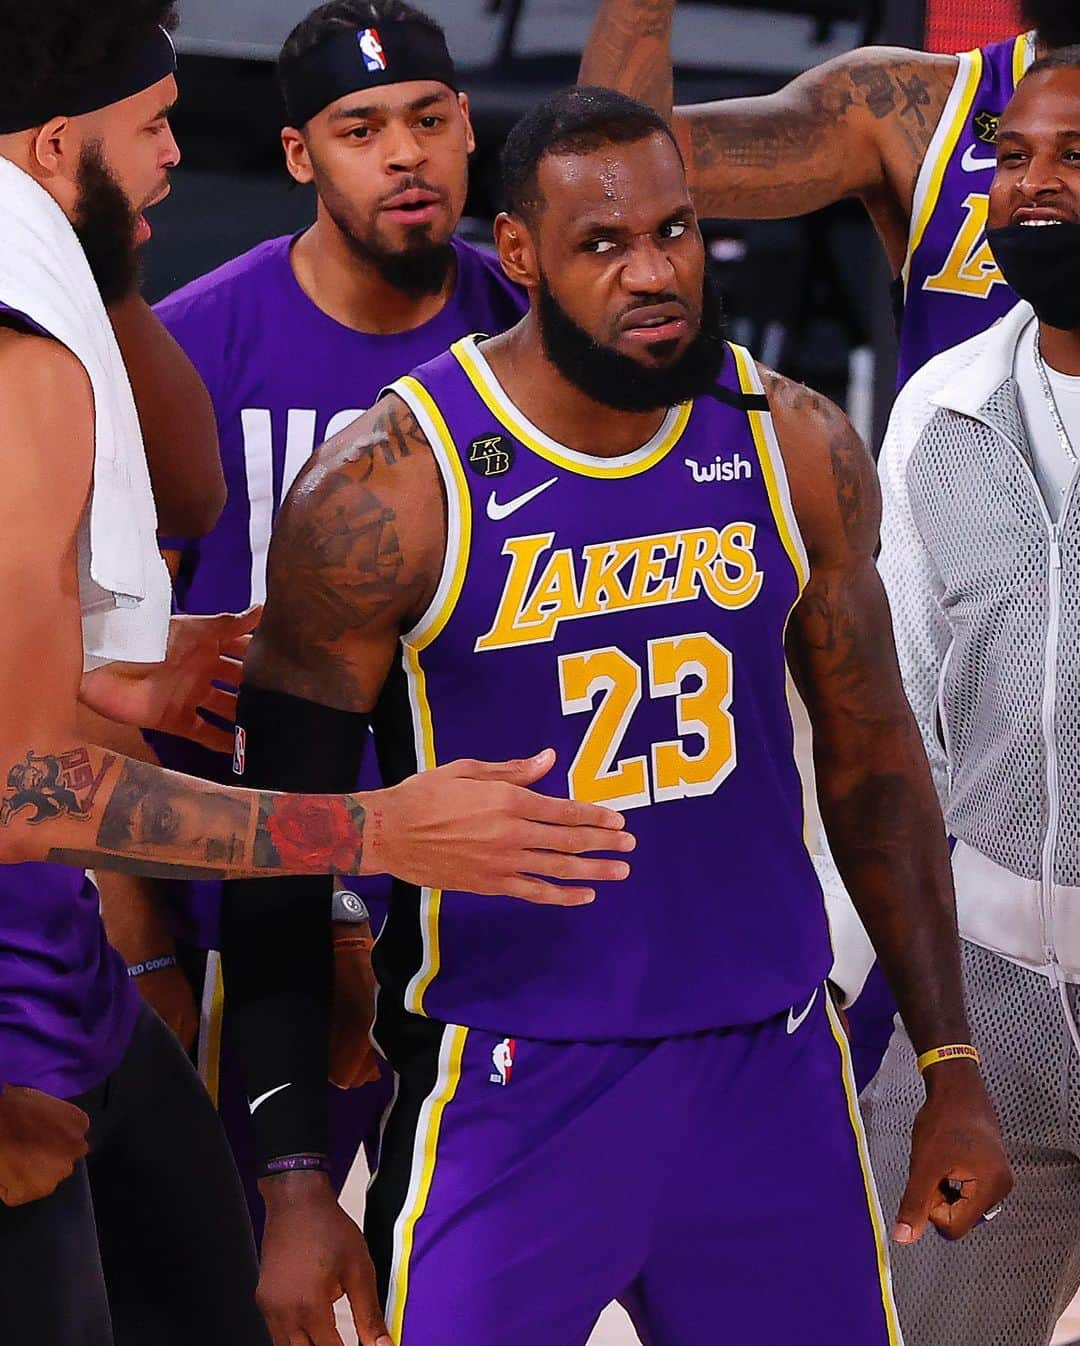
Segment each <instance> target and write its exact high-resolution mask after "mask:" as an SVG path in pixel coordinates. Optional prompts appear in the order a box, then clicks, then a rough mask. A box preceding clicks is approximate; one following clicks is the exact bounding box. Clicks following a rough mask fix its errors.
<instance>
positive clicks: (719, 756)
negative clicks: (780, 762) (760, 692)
mask: <svg viewBox="0 0 1080 1346" xmlns="http://www.w3.org/2000/svg"><path fill="white" fill-rule="evenodd" d="M646 679H647V681H648V694H649V696H650V697H651V698H653V699H654V700H656V699H660V698H668V697H670V698H672V699H673V701H674V707H673V709H674V716H673V723H674V728H675V729H676V731H677V733H678V735H679V737H677V738H672V739H669V740H665V741H663V742H660V743H653V744H652V745H651V747H650V750H649V754H648V756H647V757H646V756H644V755H642V756H638V757H625V758H619V756H618V753H619V749H620V747H621V745H622V742H623V739H624V738H625V736H626V732H627V730H628V728H629V726H630V723H631V721H632V719H633V717H634V713H635V711H636V710H637V708H638V706H639V705H640V704H641V700H642V697H643V695H644V690H645V683H646ZM688 684H689V686H688ZM695 684H696V685H695ZM559 693H560V696H561V699H562V709H563V713H564V714H565V715H578V714H583V713H585V712H586V711H592V712H593V717H592V720H591V721H590V723H589V726H588V728H587V729H586V731H585V735H584V737H583V739H582V741H581V746H580V748H579V749H578V751H577V755H576V756H575V758H574V760H573V762H572V763H571V765H570V770H569V785H570V795H571V798H573V799H580V800H585V801H588V802H589V803H594V804H606V805H607V806H608V807H610V808H618V809H629V808H640V807H642V806H643V805H646V804H651V803H654V802H655V803H661V802H663V801H665V800H669V799H683V798H686V797H687V796H690V795H709V794H712V793H713V792H714V791H715V790H716V789H718V788H719V786H720V784H721V782H723V781H724V780H725V779H726V778H727V776H729V775H730V774H731V772H732V771H733V770H734V768H735V760H736V757H735V723H734V720H733V719H732V716H731V712H730V710H729V709H728V707H729V706H730V705H731V696H732V659H731V653H730V651H729V650H727V649H726V648H725V647H724V646H723V645H721V644H720V642H719V641H717V640H716V639H714V638H713V637H712V636H711V635H709V634H708V633H706V632H703V631H699V632H696V633H693V634H690V635H682V636H671V637H666V638H663V639H658V640H650V641H649V642H648V649H647V654H646V660H645V667H644V668H643V667H642V664H640V663H638V662H637V661H635V660H634V659H632V658H631V657H630V656H629V655H628V654H626V653H625V652H624V651H623V650H620V649H617V648H615V647H614V646H607V647H605V648H603V649H596V650H586V651H584V652H583V653H580V654H564V655H562V656H561V658H560V659H559ZM597 698H599V699H597ZM691 735H693V736H696V737H697V738H699V739H700V740H701V743H702V748H701V750H700V751H699V752H695V753H692V752H690V751H688V749H687V744H686V742H685V739H686V738H687V737H688V736H691Z"/></svg>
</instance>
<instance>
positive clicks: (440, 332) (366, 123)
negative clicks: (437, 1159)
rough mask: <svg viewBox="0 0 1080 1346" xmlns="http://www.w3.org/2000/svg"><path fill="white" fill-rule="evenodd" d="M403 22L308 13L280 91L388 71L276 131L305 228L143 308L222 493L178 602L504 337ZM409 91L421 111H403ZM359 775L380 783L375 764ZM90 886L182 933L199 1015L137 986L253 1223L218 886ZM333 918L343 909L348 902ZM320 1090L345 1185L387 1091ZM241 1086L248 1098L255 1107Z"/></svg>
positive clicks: (181, 983) (434, 106) (205, 598)
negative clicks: (339, 52) (444, 357)
mask: <svg viewBox="0 0 1080 1346" xmlns="http://www.w3.org/2000/svg"><path fill="white" fill-rule="evenodd" d="M417 17H419V16H418V15H417V14H416V12H415V11H414V10H412V9H410V8H409V7H407V6H404V5H402V4H400V3H398V0H390V2H389V3H388V2H387V0H345V2H344V3H335V4H331V5H327V6H323V7H321V8H320V9H318V10H316V11H315V12H314V13H313V14H312V15H310V16H308V17H307V18H306V19H304V20H303V21H302V22H301V23H300V24H299V25H298V26H297V28H296V29H295V30H294V32H293V33H292V34H291V35H290V37H289V38H288V39H287V41H286V43H285V47H284V49H283V53H282V71H283V77H284V80H285V82H286V86H287V87H288V76H289V71H290V69H291V68H292V67H293V66H294V65H295V62H296V60H297V59H298V57H300V56H301V55H302V54H303V53H304V52H305V51H308V50H310V49H312V48H313V47H315V46H316V45H317V44H318V43H319V42H320V41H321V40H323V39H324V38H325V37H326V36H327V35H334V34H337V33H339V32H341V31H350V30H351V31H353V32H359V31H361V30H364V29H367V28H368V27H369V26H370V27H377V26H380V25H381V27H380V28H379V31H380V32H381V33H382V37H383V39H384V46H383V50H384V56H385V55H386V54H387V52H389V53H390V56H391V57H393V58H394V59H391V60H389V61H388V69H387V71H386V72H385V74H386V76H387V78H388V79H389V82H383V81H380V83H379V84H378V85H377V86H375V85H369V84H368V83H367V81H368V76H369V72H368V71H367V70H366V69H365V66H364V65H363V63H362V62H361V61H360V59H359V57H358V58H357V62H356V64H355V67H354V70H353V79H352V80H351V81H350V80H349V79H346V81H345V82H346V85H348V86H349V87H348V88H344V89H343V88H342V87H341V85H340V83H338V82H335V76H334V75H333V74H328V75H327V76H326V78H325V82H324V83H323V84H322V85H321V87H320V86H319V85H318V84H316V85H315V89H314V94H315V98H316V101H317V102H319V103H320V106H319V107H318V109H317V110H316V112H315V114H314V115H313V116H311V117H310V118H307V119H305V120H304V121H303V123H302V124H297V125H290V126H288V127H286V129H285V131H284V132H283V137H282V139H283V145H284V149H285V155H286V163H287V165H288V167H289V170H290V172H291V173H292V174H293V176H294V178H295V179H296V180H297V181H298V182H300V183H302V184H305V185H306V184H309V183H311V182H312V181H314V183H315V187H316V192H317V219H316V222H315V224H314V225H313V226H312V227H311V228H310V229H308V230H307V231H305V232H304V233H302V234H300V235H298V236H297V237H295V238H279V239H273V240H271V241H269V242H267V243H263V244H260V245H259V246H258V247H256V248H254V249H252V251H251V252H249V253H247V254H245V255H244V256H242V257H239V258H237V259H236V260H235V261H233V262H230V263H228V264H227V265H226V266H223V267H221V268H220V269H218V270H217V271H214V272H212V273H211V274H210V275H208V276H204V277H203V278H201V279H200V280H197V281H195V282H193V283H192V284H190V285H187V286H185V287H184V288H183V289H182V290H180V291H178V292H177V293H176V294H174V295H172V296H170V297H169V298H168V299H166V300H165V301H164V302H163V303H161V304H160V305H159V306H158V308H157V313H158V316H159V317H160V318H161V320H162V322H163V323H164V324H165V326H166V328H167V329H168V330H169V331H170V332H171V333H172V335H173V336H174V337H175V338H176V340H177V341H178V342H179V343H180V345H181V346H182V347H183V349H184V350H185V352H186V353H187V355H188V356H189V358H190V359H191V360H192V362H193V364H194V365H195V367H196V369H197V370H198V372H199V374H200V375H201V376H202V379H203V381H204V382H205V384H206V386H207V387H208V389H209V390H210V394H211V397H212V400H213V404H214V409H215V413H216V417H217V425H218V434H219V438H220V443H221V455H222V462H223V465H224V470H225V475H226V480H227V484H228V502H227V504H226V507H225V511H224V513H223V515H222V518H221V521H220V523H219V524H218V526H217V527H216V528H215V529H214V530H213V532H212V533H210V534H209V535H208V536H206V537H203V538H200V539H199V540H197V541H190V542H187V543H184V542H180V541H178V542H177V543H176V544H175V550H176V551H178V552H179V555H178V556H176V557H175V568H176V571H177V601H178V604H179V606H180V608H181V609H182V610H183V611H185V612H193V613H209V612H221V611H234V610H235V611H241V610H243V609H245V608H246V607H247V606H248V605H249V604H252V603H261V602H262V601H263V598H264V596H265V591H266V554H267V550H268V548H269V545H270V533H271V528H272V526H273V520H274V518H275V516H276V514H277V511H278V509H279V507H280V505H281V502H282V501H283V500H284V498H285V496H286V494H287V493H288V491H289V488H290V487H291V485H292V483H293V480H294V479H295V477H296V474H297V473H298V472H299V471H300V469H301V468H302V467H303V465H304V464H305V463H306V462H307V460H308V458H309V457H310V456H311V454H312V453H313V452H314V450H315V447H316V445H317V444H321V443H323V442H324V441H325V440H327V439H330V438H332V437H333V436H334V435H335V434H337V433H338V432H339V431H340V430H342V429H343V428H345V427H346V426H347V425H348V424H350V423H351V422H352V421H353V420H354V419H355V418H356V417H357V416H358V415H360V413H361V412H362V411H364V410H365V409H367V408H368V407H369V406H371V405H372V404H373V403H374V402H375V401H376V400H377V398H378V394H379V391H380V390H381V389H382V388H383V387H385V386H386V385H387V384H389V383H391V382H392V381H393V380H394V379H395V378H397V377H399V376H400V375H401V374H403V373H405V372H406V371H408V370H409V369H411V368H413V367H414V366H415V365H417V364H421V363H423V362H424V361H426V360H428V359H431V358H432V357H433V356H435V355H437V354H439V353H440V352H441V351H444V350H445V349H446V348H447V347H448V346H449V345H450V344H451V343H452V342H453V341H455V340H457V339H458V338H459V337H461V336H464V335H465V334H467V333H469V332H473V331H484V332H491V333H496V332H501V331H503V330H505V329H506V328H507V327H510V326H512V325H513V324H514V323H515V322H516V321H517V320H518V319H519V318H520V317H521V315H522V313H523V312H524V310H525V307H526V301H525V297H524V294H523V292H522V291H521V290H520V289H518V288H517V287H516V286H514V285H512V284H511V283H510V282H509V281H508V280H507V279H506V277H505V276H504V275H503V273H502V270H501V268H500V267H499V265H498V263H497V262H496V261H495V260H494V258H491V257H489V256H487V255H485V254H484V253H482V252H480V251H479V250H477V249H476V248H473V247H471V246H469V245H468V244H466V243H463V242H461V241H460V240H458V239H455V238H453V237H452V234H453V231H454V229H455V228H456V227H457V225H458V223H459V221H460V218H461V214H462V211H463V209H464V206H465V192H466V185H467V175H468V155H469V152H470V151H471V150H472V148H473V139H472V131H471V126H470V123H469V117H468V102H467V99H466V98H465V96H464V95H460V96H457V97H455V96H454V95H452V94H450V93H446V94H445V96H442V95H440V96H437V97H436V98H435V100H434V101H433V100H432V99H431V98H430V97H429V96H428V95H429V94H430V90H428V89H427V88H426V87H425V88H424V89H420V90H418V87H417V83H416V81H415V80H408V81H405V82H401V81H400V80H395V79H392V78H390V77H392V76H394V75H395V71H396V69H397V64H396V62H397V60H398V59H400V60H407V59H410V57H411V53H410V52H409V51H407V50H405V51H392V50H391V48H390V46H389V45H386V44H390V43H391V35H392V33H393V32H394V31H395V30H394V28H393V26H391V27H387V26H386V22H387V20H390V21H391V25H393V24H395V23H396V24H400V23H401V22H402V21H403V20H406V19H410V18H412V19H416V18H417ZM406 73H410V72H406ZM411 73H415V72H411ZM375 87H377V88H378V97H377V100H374V99H372V100H369V99H367V98H366V97H365V98H363V99H362V101H363V102H368V101H377V103H378V105H379V108H378V111H375V112H373V115H369V116H354V117H351V118H342V116H341V113H342V112H343V111H348V110H349V109H350V108H353V107H354V106H355V105H356V103H357V101H358V100H361V94H362V92H363V91H365V88H366V89H367V91H370V90H371V89H373V88H375ZM436 87H442V88H443V89H445V86H436ZM418 92H419V94H420V95H422V96H423V97H422V100H421V101H422V105H421V106H414V104H415V103H416V99H417V96H418ZM324 98H325V104H323V102H322V100H323V99H324ZM451 101H453V102H455V103H456V104H457V109H458V111H459V114H460V115H458V116H456V117H455V116H452V115H450V114H451V112H452V110H453V109H451V108H450V107H449V106H448V105H449V104H450V103H451ZM299 116H301V117H302V116H303V114H302V113H301V114H299ZM418 184H422V187H421V186H418ZM418 192H423V193H427V194H429V195H430V196H431V197H432V198H433V199H434V208H433V209H432V208H427V209H426V218H423V219H421V220H420V223H413V222H412V220H411V219H406V220H404V221H399V220H397V219H395V218H394V214H393V208H394V206H395V203H396V201H397V198H401V197H403V195H408V194H409V193H412V194H414V195H415V194H417V193H418ZM418 204H419V207H420V208H421V209H425V208H424V207H423V203H418ZM388 207H389V209H388ZM416 209H417V205H414V204H413V203H411V202H410V203H409V204H408V205H407V206H406V211H407V212H411V213H415V211H416ZM167 545H169V544H167ZM155 745H156V747H157V748H158V751H159V754H160V756H161V758H162V760H163V761H164V763H165V764H166V765H169V766H173V767H176V768H177V769H181V770H185V771H188V772H192V773H194V774H198V775H204V776H207V777H209V778H211V779H216V780H221V781H227V780H228V779H229V771H230V761H229V758H228V757H226V756H223V755H221V754H214V753H209V752H199V751H198V750H197V749H193V748H192V747H191V746H190V745H188V744H186V743H182V742H180V741H178V740H168V741H161V740H155ZM362 783H363V785H364V786H365V787H366V788H374V787H375V786H376V785H377V771H376V769H375V763H374V759H373V758H372V760H371V762H370V763H369V769H368V771H367V772H366V773H365V777H364V778H362ZM102 886H103V901H104V905H105V912H106V920H107V922H108V925H109V930H110V934H111V936H112V937H113V939H114V941H115V942H117V943H118V944H120V946H121V947H122V948H123V951H124V953H125V956H126V957H127V959H128V961H129V962H130V963H141V962H143V961H145V960H147V959H154V958H157V957H160V956H167V955H169V954H170V953H172V952H173V951H174V943H173V941H174V937H175V940H176V941H178V943H179V955H180V959H181V962H182V963H183V965H184V968H185V969H186V970H187V975H188V976H189V977H190V978H191V979H192V981H193V982H194V985H195V991H196V994H197V996H198V999H199V1001H200V1003H201V1006H202V1012H201V1014H199V1013H197V1011H196V1009H195V1005H194V1003H193V1001H192V993H191V991H190V990H189V989H188V986H187V983H186V980H185V973H184V971H181V970H180V969H164V970H162V971H161V972H158V973H154V974H152V975H151V976H150V977H148V978H145V979H140V985H141V986H142V987H143V988H144V991H145V993H146V994H147V998H148V999H149V1000H150V1001H151V1003H152V1004H154V1006H155V1008H157V1009H158V1011H159V1012H160V1013H162V1014H163V1016H164V1017H166V1018H167V1020H169V1021H170V1022H172V1023H173V1024H174V1025H175V1026H176V1027H177V1029H178V1030H179V1031H180V1032H181V1034H182V1035H184V1036H185V1037H187V1038H188V1043H187V1045H190V1037H191V1036H193V1035H194V1031H195V1025H196V1023H198V1022H199V1021H200V1020H201V1023H200V1033H199V1047H198V1059H199V1064H200V1068H201V1071H202V1073H203V1077H204V1079H205V1081H206V1084H207V1086H208V1088H209V1089H210V1091H211V1094H212V1096H213V1097H214V1098H215V1100H216V1101H217V1103H218V1106H219V1108H220V1110H221V1113H222V1117H223V1120H224V1121H225V1124H226V1129H227V1132H228V1134H229V1138H230V1142H231V1144H232V1146H233V1150H234V1153H235V1154H236V1157H237V1160H238V1163H239V1167H240V1171H241V1174H242V1176H243V1177H244V1180H245V1186H246V1188H247V1191H248V1197H249V1205H250V1208H251V1211H252V1216H253V1220H254V1223H255V1226H256V1231H257V1233H258V1232H259V1231H260V1230H261V1222H262V1201H261V1199H260V1198H259V1197H258V1194H257V1190H256V1186H255V1179H256V1162H255V1151H254V1140H253V1135H252V1127H253V1119H252V1114H251V1111H250V1106H251V1104H250V1103H249V1101H248V1099H247V1097H246V1096H245V1094H244V1090H243V1082H242V1079H241V1077H240V1074H239V1072H238V1071H237V1070H236V1069H235V1067H234V1065H233V1059H234V1058H233V1054H232V1049H231V1045H230V1042H229V1036H230V1034H229V1030H228V1017H227V1015H224V1016H223V997H222V995H221V977H220V969H219V959H218V955H217V952H216V950H218V949H219V948H220V905H221V888H220V885H219V884H216V883H194V884H174V885H171V886H170V887H169V888H167V889H164V890H163V893H162V895H163V896H164V897H165V899H166V902H167V905H168V914H169V922H168V925H166V923H165V921H164V920H163V919H162V915H161V913H160V910H159V909H158V908H159V907H160V905H161V904H160V900H159V899H155V892H154V889H155V885H153V883H152V882H151V881H147V880H138V879H134V878H130V877H123V876H117V877H112V876H108V877H106V878H104V879H103V880H102ZM346 886H347V887H350V888H352V889H354V890H355V891H356V892H358V893H359V894H360V895H361V897H362V898H363V900H364V901H365V902H366V904H367V907H368V908H369V909H370V911H371V914H372V920H373V924H374V926H375V928H376V929H377V928H378V927H379V925H380V924H381V921H382V917H383V916H384V914H385V909H386V899H387V897H388V882H386V883H384V882H382V881H379V880H366V881H365V880H351V881H347V883H343V884H342V885H340V887H342V888H344V887H346ZM337 914H338V915H339V916H345V915H347V914H348V913H347V909H346V907H345V905H344V901H343V900H339V902H338V908H337ZM170 926H171V930H170V928H169V927H170ZM335 932H336V934H337V935H338V941H337V945H338V964H339V976H340V980H341V981H342V982H343V983H345V984H346V985H352V986H355V987H356V990H357V992H358V993H359V992H361V991H362V983H363V976H364V965H365V964H366V963H367V962H368V955H366V954H365V952H364V951H363V949H356V948H355V946H352V945H349V944H347V941H348V940H349V939H350V938H351V934H352V932H351V927H350V926H348V925H346V924H344V923H343V922H340V921H339V922H337V923H336V924H335ZM223 1017H224V1023H223ZM188 1025H190V1030H188V1031H187V1032H185V1030H186V1029H187V1026H188ZM376 1060H377V1059H376ZM335 1078H340V1076H339V1074H335ZM343 1082H344V1081H343ZM330 1096H331V1153H330V1159H331V1176H332V1180H333V1183H334V1186H335V1188H337V1189H338V1190H340V1188H341V1186H342V1185H343V1184H344V1182H345V1179H346V1177H347V1175H348V1172H349V1169H350V1167H351V1164H352V1160H353V1158H354V1157H355V1154H356V1150H357V1145H358V1140H359V1139H360V1138H363V1139H364V1140H365V1141H366V1142H368V1143H369V1149H370V1148H371V1145H372V1144H373V1142H374V1140H375V1138H376V1135H377V1127H378V1120H379V1116H380V1114H381V1112H382V1110H383V1108H384V1106H385V1104H386V1102H387V1101H388V1098H389V1093H388V1088H387V1087H385V1086H384V1087H383V1088H382V1089H371V1088H367V1089H353V1090H349V1091H347V1092H342V1091H341V1090H339V1089H334V1090H331V1095H330ZM256 1099H257V1095H254V1094H253V1095H252V1096H251V1101H252V1102H254V1101H256ZM282 1102H284V1100H282ZM273 1107H274V1102H273V1099H268V1100H266V1101H265V1103H262V1104H260V1105H259V1106H258V1108H257V1109H256V1111H257V1112H262V1115H263V1116H265V1115H266V1112H264V1111H263V1110H264V1109H268V1110H270V1111H272V1110H273ZM259 1120H260V1121H261V1117H260V1118H259Z"/></svg>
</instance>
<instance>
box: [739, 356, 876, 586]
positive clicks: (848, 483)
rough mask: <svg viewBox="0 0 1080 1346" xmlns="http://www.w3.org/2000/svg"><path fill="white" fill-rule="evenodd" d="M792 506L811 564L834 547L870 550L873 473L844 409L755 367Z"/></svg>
mask: <svg viewBox="0 0 1080 1346" xmlns="http://www.w3.org/2000/svg"><path fill="white" fill-rule="evenodd" d="M758 370H759V372H760V374H761V377H762V381H763V383H764V385H765V392H766V395H767V397H768V399H769V408H770V410H771V412H772V417H773V424H774V426H775V428H776V436H777V440H778V441H779V444H780V451H781V453H782V454H783V458H784V467H785V469H786V471H787V478H788V484H789V486H790V489H791V500H792V505H793V507H794V509H795V516H796V518H797V519H798V522H799V528H800V530H801V532H802V534H803V540H804V542H805V543H806V548H807V552H808V554H809V556H810V560H811V564H813V561H814V558H815V555H817V556H819V557H825V556H829V555H833V554H835V553H836V552H837V551H838V550H841V549H843V550H847V551H848V552H865V551H870V552H873V551H874V549H875V548H876V546H877V537H878V530H879V528H880V525H881V493H880V490H879V487H878V478H877V470H876V468H875V467H874V462H873V459H872V458H871V457H870V454H869V453H868V452H867V449H866V445H865V444H864V443H863V442H862V440H861V439H860V437H859V435H858V433H857V432H856V430H855V427H854V426H853V425H852V424H851V422H850V421H849V420H848V418H847V416H846V415H845V414H844V412H843V411H841V409H840V408H839V407H838V406H837V405H836V404H835V403H834V402H831V401H830V400H829V399H828V398H827V397H824V396H822V394H821V393H817V392H814V390H813V389H812V388H807V387H806V386H805V384H802V383H796V382H795V380H794V379H789V378H786V377H785V376H784V375H782V374H777V373H775V372H774V371H773V370H771V369H767V368H765V367H764V366H762V365H759V366H758Z"/></svg>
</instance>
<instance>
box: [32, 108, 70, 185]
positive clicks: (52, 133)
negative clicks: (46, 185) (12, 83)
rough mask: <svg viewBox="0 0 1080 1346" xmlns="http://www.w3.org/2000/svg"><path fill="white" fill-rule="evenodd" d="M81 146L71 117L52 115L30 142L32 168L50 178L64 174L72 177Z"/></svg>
mask: <svg viewBox="0 0 1080 1346" xmlns="http://www.w3.org/2000/svg"><path fill="white" fill-rule="evenodd" d="M81 148H82V146H81V145H80V144H79V136H78V134H77V132H76V130H75V128H74V126H73V125H72V123H71V118H70V117H53V118H51V120H49V121H47V122H46V123H45V125H44V126H42V127H41V128H40V130H38V131H37V132H36V133H35V135H34V138H33V140H32V141H31V143H30V157H31V159H32V161H33V167H34V170H35V171H36V172H38V173H41V174H43V175H44V176H46V177H50V178H55V177H60V176H63V175H64V174H66V175H67V176H68V177H69V178H72V179H74V177H75V176H76V175H77V172H78V161H79V151H80V150H81Z"/></svg>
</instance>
